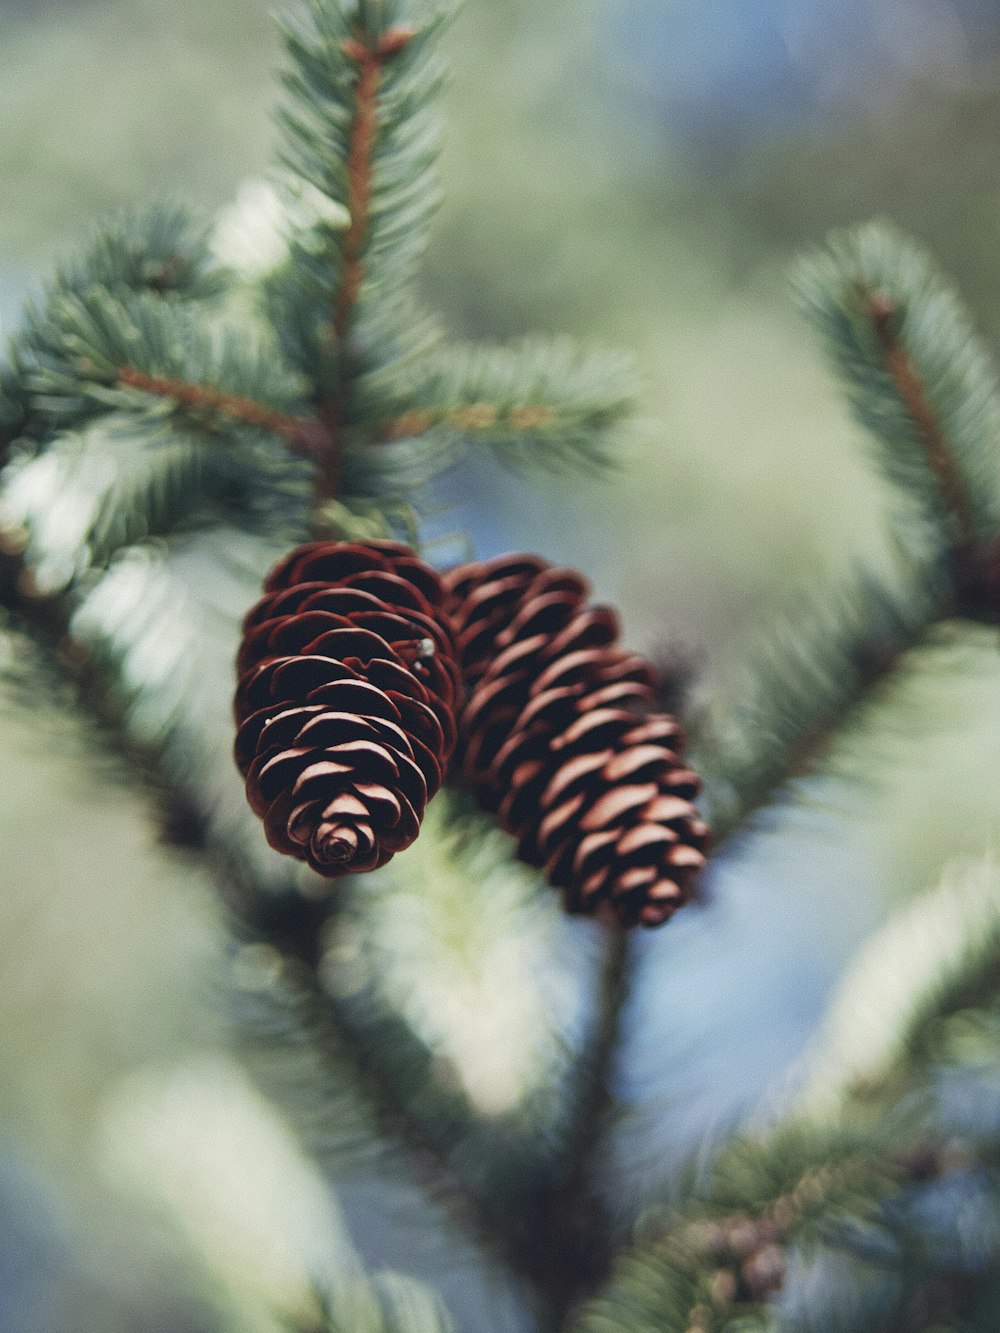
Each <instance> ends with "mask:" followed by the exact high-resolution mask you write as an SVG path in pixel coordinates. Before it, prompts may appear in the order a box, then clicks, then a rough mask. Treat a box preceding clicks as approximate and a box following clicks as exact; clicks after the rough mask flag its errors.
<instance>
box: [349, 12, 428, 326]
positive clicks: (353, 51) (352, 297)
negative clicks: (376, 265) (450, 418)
mask: <svg viewBox="0 0 1000 1333" xmlns="http://www.w3.org/2000/svg"><path fill="white" fill-rule="evenodd" d="M414 35H415V33H414V30H413V29H412V28H403V27H394V28H388V29H386V31H385V32H383V33H381V34H380V35H379V36H378V37H377V38H376V40H375V42H374V45H368V44H367V43H366V41H365V39H364V38H363V37H359V38H357V39H352V40H349V41H345V42H343V43H342V44H341V46H342V49H343V52H344V54H345V55H346V56H347V57H348V59H349V60H351V61H353V62H354V64H355V65H356V66H357V69H358V74H357V84H356V86H355V93H354V101H355V109H354V121H353V124H352V126H351V130H350V135H349V140H348V148H347V211H348V215H349V216H350V225H349V226H348V228H347V230H346V231H345V232H344V236H343V243H342V244H343V248H342V258H341V274H340V286H339V288H338V289H337V297H336V302H335V306H334V316H333V329H334V333H335V335H336V337H337V340H338V341H339V342H340V343H341V344H344V343H346V341H347V338H348V335H349V333H350V328H351V319H352V315H353V312H354V306H355V302H356V301H357V297H358V292H359V291H360V289H361V282H362V279H363V277H364V267H363V263H362V257H363V254H364V249H365V243H366V241H367V239H368V224H369V210H370V206H371V193H372V152H373V149H374V147H375V135H376V133H377V131H378V115H379V104H378V93H379V82H380V80H381V77H382V70H383V68H384V66H385V64H386V62H387V61H389V60H391V59H392V58H393V56H396V55H398V54H399V53H400V52H401V51H402V50H403V49H404V47H406V46H407V44H408V43H409V42H410V41H412V39H413V37H414Z"/></svg>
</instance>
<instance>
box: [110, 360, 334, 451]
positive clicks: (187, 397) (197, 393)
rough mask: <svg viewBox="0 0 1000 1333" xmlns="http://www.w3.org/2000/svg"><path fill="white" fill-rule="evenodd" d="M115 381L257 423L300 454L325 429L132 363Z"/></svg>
mask: <svg viewBox="0 0 1000 1333" xmlns="http://www.w3.org/2000/svg"><path fill="white" fill-rule="evenodd" d="M118 383H119V384H121V385H124V386H125V387H126V388H129V389H139V390H141V391H142V392H143V393H148V394H152V395H153V396H154V397H157V398H172V399H174V401H175V402H177V403H180V404H181V406H182V407H186V408H189V409H191V410H192V411H194V412H204V413H207V414H215V415H218V416H223V417H228V418H229V419H230V420H231V421H238V422H242V423H244V424H246V425H248V426H258V427H259V428H260V429H261V430H265V431H269V432H271V434H273V435H278V436H280V437H281V438H282V439H283V440H285V441H286V442H287V443H288V444H289V445H291V446H292V448H293V449H295V450H296V452H299V453H303V454H308V455H313V454H314V453H315V452H316V449H317V444H318V442H319V438H318V437H319V435H320V434H323V435H325V433H326V432H325V431H324V428H323V425H322V423H321V422H319V421H316V420H313V419H311V418H309V417H297V416H292V415H291V414H289V413H287V412H278V411H276V410H275V409H274V408H271V407H268V406H266V404H264V403H259V402H257V401H256V400H255V399H253V398H243V397H241V396H239V395H238V394H231V393H226V392H225V390H223V389H216V388H213V387H212V386H211V385H208V384H192V383H191V382H190V381H188V380H179V379H171V378H169V377H168V376H166V375H148V374H146V372H145V371H142V370H137V369H136V368H135V367H134V366H121V367H120V368H119V370H118Z"/></svg>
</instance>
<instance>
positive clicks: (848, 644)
mask: <svg viewBox="0 0 1000 1333" xmlns="http://www.w3.org/2000/svg"><path fill="white" fill-rule="evenodd" d="M907 583H908V586H907V587H906V588H905V590H897V591H890V590H889V589H888V588H886V587H885V586H883V584H882V582H881V580H877V579H875V578H873V577H871V576H868V575H865V574H860V575H858V576H856V577H855V580H854V581H853V582H852V583H851V584H848V585H846V586H844V587H842V588H840V589H837V590H832V591H830V592H828V593H826V594H825V595H822V596H820V597H817V598H815V599H813V598H810V599H808V600H807V599H805V598H803V599H802V601H801V602H800V605H799V608H798V609H797V611H794V612H791V613H788V614H786V615H785V616H784V617H782V619H781V620H780V621H779V623H778V624H777V625H776V626H774V627H772V628H771V629H770V630H769V631H768V633H767V638H766V640H765V642H764V645H763V647H762V649H760V650H758V653H757V657H756V661H753V660H752V659H751V662H750V664H749V667H748V668H747V669H746V671H745V676H744V678H743V679H742V681H741V682H740V684H739V685H738V686H736V687H735V688H734V689H733V691H732V697H733V699H734V700H736V701H738V702H736V703H734V704H733V705H731V706H729V707H728V711H727V705H726V704H725V701H724V700H720V701H719V703H717V704H716V705H715V706H714V709H713V713H714V716H713V715H710V716H709V718H708V722H707V726H705V727H704V728H703V729H702V734H701V735H700V737H699V740H698V743H697V745H696V746H695V747H694V749H695V753H694V754H693V755H692V763H693V764H694V765H695V767H696V769H697V770H698V771H699V772H700V773H702V775H703V778H704V784H705V793H704V804H705V807H706V809H707V812H708V816H707V817H708V818H709V820H710V822H711V824H712V828H713V836H714V838H715V845H716V847H718V846H719V845H720V844H721V843H722V842H724V841H725V840H726V839H727V838H728V837H730V836H732V834H734V833H735V832H736V831H737V830H738V829H739V828H740V827H741V826H742V825H743V824H744V823H745V822H746V821H747V820H749V819H750V818H752V816H753V815H754V814H755V813H756V812H757V811H759V810H760V809H762V808H763V807H764V806H766V805H767V804H768V803H769V802H771V801H772V800H773V799H774V798H775V796H776V795H777V793H778V792H779V791H780V789H781V788H782V787H783V786H785V784H787V783H789V782H791V781H793V780H794V779H795V778H797V777H801V776H803V775H804V774H806V773H809V772H811V771H813V770H814V769H815V767H816V765H817V764H818V763H820V762H821V761H823V760H824V759H825V758H826V756H827V755H828V754H829V753H830V751H831V749H832V747H833V745H834V744H835V742H836V740H837V738H838V737H839V736H840V735H842V734H843V733H844V731H845V730H846V729H847V728H848V727H850V726H851V725H852V724H853V722H854V721H855V720H856V718H857V717H858V716H859V715H860V713H861V710H862V709H863V708H864V707H865V706H866V705H867V704H868V703H869V702H870V701H871V700H872V699H873V698H874V697H875V696H876V695H877V693H878V691H879V690H880V689H882V688H883V687H884V686H886V685H887V684H888V683H889V682H890V681H891V679H892V678H893V676H894V674H895V673H896V672H897V671H898V670H899V669H900V667H901V666H902V665H903V663H904V661H905V658H906V654H907V653H908V652H909V651H911V650H912V649H914V648H917V647H919V645H920V644H921V643H922V642H924V640H925V639H926V638H927V636H928V635H929V634H930V633H931V631H932V629H933V628H934V626H935V625H936V624H937V623H938V622H939V621H940V620H941V619H942V618H943V617H944V616H946V615H948V614H949V612H950V597H949V593H948V592H947V590H946V589H943V588H940V587H937V586H935V582H934V581H933V580H931V579H927V580H926V581H924V580H923V579H914V578H912V577H911V578H910V579H909V580H907Z"/></svg>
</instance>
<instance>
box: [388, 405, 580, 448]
mask: <svg viewBox="0 0 1000 1333" xmlns="http://www.w3.org/2000/svg"><path fill="white" fill-rule="evenodd" d="M558 420H559V418H558V414H557V413H556V409H555V408H554V407H552V406H551V405H550V404H549V403H518V404H515V405H514V406H512V407H497V406H496V404H494V403H465V404H463V405H462V406H461V407H450V408H433V407H417V408H412V409H411V410H410V411H409V412H403V413H402V414H401V415H400V416H398V417H392V418H390V419H389V420H388V421H384V422H383V423H382V425H381V427H380V428H379V439H380V440H382V441H383V442H384V443H387V444H388V443H391V442H392V441H393V440H405V439H412V438H413V436H414V435H424V434H426V432H427V431H429V430H433V429H434V428H435V427H437V426H444V427H446V428H450V429H452V430H460V431H477V430H482V431H490V430H497V429H501V430H502V429H509V430H548V429H551V428H552V427H553V426H555V425H556V424H557V423H558Z"/></svg>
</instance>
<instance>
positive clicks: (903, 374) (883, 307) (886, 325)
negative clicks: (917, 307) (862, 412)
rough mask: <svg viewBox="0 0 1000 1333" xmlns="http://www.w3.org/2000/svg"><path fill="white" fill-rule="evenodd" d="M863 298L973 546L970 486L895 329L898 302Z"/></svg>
mask: <svg viewBox="0 0 1000 1333" xmlns="http://www.w3.org/2000/svg"><path fill="white" fill-rule="evenodd" d="M861 295H862V299H863V300H864V302H865V305H866V307H867V310H868V316H869V318H870V319H871V322H872V327H873V329H874V330H875V338H876V341H877V343H878V346H879V350H880V351H881V353H882V357H883V359H884V361H885V366H886V369H887V371H888V372H889V375H890V377H891V379H892V382H893V384H894V385H895V388H896V392H897V393H898V395H899V399H900V402H901V403H902V404H903V409H904V411H905V412H906V415H907V416H908V417H909V418H910V421H911V422H912V423H913V428H914V431H915V434H916V437H917V439H918V440H919V442H920V444H921V446H922V447H923V450H924V454H925V455H926V458H927V463H928V466H929V467H930V469H931V471H932V472H933V473H934V476H935V477H936V478H937V483H938V486H939V487H940V489H941V497H942V500H943V502H944V507H945V510H946V511H947V513H948V514H949V515H950V517H951V519H952V520H953V522H954V526H955V529H956V531H957V533H958V537H959V544H960V545H961V546H970V547H971V546H973V545H974V544H975V540H976V521H975V512H974V509H973V506H972V502H971V500H970V497H969V493H968V487H967V485H966V481H965V479H964V478H963V476H962V474H961V471H960V470H959V467H958V463H957V460H956V458H955V454H954V451H953V449H952V448H951V446H950V445H949V443H948V441H947V439H946V438H945V435H944V432H943V430H942V427H941V423H940V421H939V420H938V417H937V415H936V413H935V412H934V409H933V408H932V407H931V403H930V400H929V398H928V395H927V390H926V387H925V386H924V384H923V383H922V382H921V379H920V376H919V375H918V374H917V371H916V369H915V368H914V365H913V362H912V360H911V358H910V357H909V355H908V354H907V351H906V348H905V347H904V346H903V343H902V341H901V340H900V339H899V337H898V336H897V333H896V329H895V324H896V320H897V318H898V316H899V313H900V310H899V306H898V305H897V304H896V302H895V301H894V300H893V298H892V296H890V295H889V294H888V293H887V292H883V291H864V290H863V289H862V292H861Z"/></svg>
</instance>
